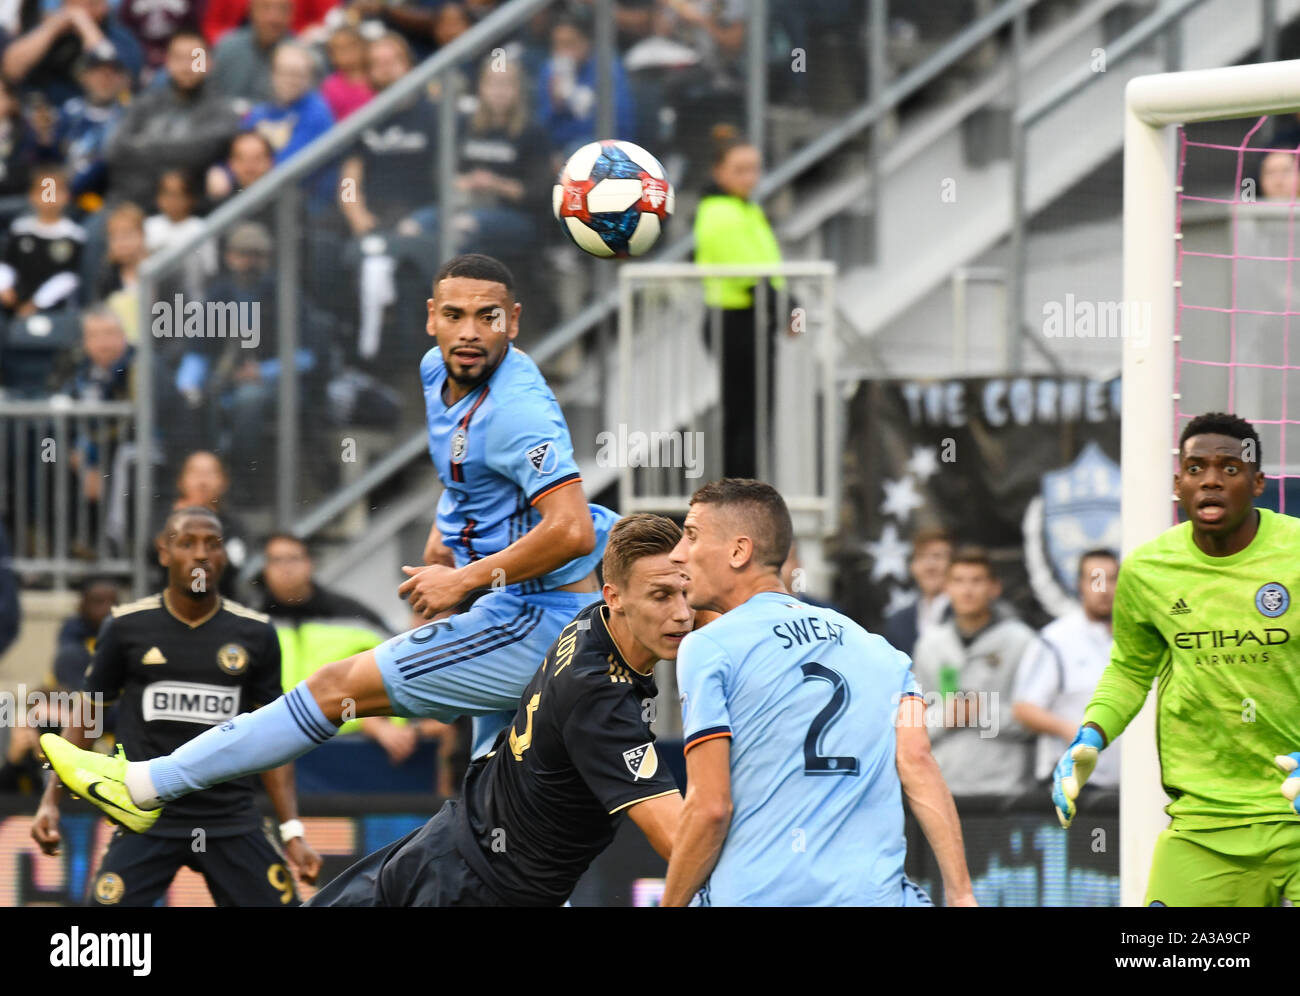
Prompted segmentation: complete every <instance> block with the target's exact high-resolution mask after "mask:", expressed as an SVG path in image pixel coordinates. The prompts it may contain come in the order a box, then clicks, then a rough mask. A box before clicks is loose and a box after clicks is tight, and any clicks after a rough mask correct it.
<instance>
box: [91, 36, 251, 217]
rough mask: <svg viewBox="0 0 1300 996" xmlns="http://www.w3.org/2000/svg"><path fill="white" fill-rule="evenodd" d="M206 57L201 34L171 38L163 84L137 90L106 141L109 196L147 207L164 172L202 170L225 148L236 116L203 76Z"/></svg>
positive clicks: (234, 130)
mask: <svg viewBox="0 0 1300 996" xmlns="http://www.w3.org/2000/svg"><path fill="white" fill-rule="evenodd" d="M208 61H209V59H208V53H207V50H206V42H204V40H203V38H202V37H201V36H200V35H198V34H195V33H193V32H184V31H183V32H181V33H180V34H178V35H176V37H174V38H173V39H172V40H171V44H170V45H168V47H167V76H168V80H167V84H166V85H165V86H162V87H160V88H158V89H156V90H150V91H148V92H146V93H144V94H141V95H140V96H139V97H138V98H137V99H136V100H135V102H134V103H132V105H131V107H130V109H129V110H128V111H127V115H126V119H125V120H124V121H123V122H122V125H121V127H119V128H118V130H117V132H116V133H114V135H113V137H112V138H110V139H109V141H108V147H107V149H106V150H105V159H106V160H107V161H108V165H109V170H110V173H109V191H110V198H111V199H126V200H130V201H134V202H135V203H136V204H139V205H140V206H141V207H144V208H148V207H152V205H153V198H154V193H155V191H156V190H157V189H158V179H159V177H160V176H161V175H162V174H163V173H164V172H165V171H167V170H169V169H189V170H196V171H201V170H205V169H207V168H208V166H209V165H211V164H212V163H213V162H215V161H216V160H217V159H218V158H219V157H220V156H221V154H222V152H223V151H224V150H225V149H226V148H227V147H228V145H229V143H230V140H231V138H233V137H234V135H235V133H236V132H238V130H239V117H238V115H236V114H235V112H234V110H233V109H232V108H231V106H230V104H229V102H228V101H227V100H225V99H223V98H222V97H221V96H220V95H219V93H218V92H216V90H215V88H214V87H213V85H212V83H211V82H209V81H208V80H207V75H208V74H207V73H206V72H205V71H204V70H205V69H206V67H207V65H208Z"/></svg>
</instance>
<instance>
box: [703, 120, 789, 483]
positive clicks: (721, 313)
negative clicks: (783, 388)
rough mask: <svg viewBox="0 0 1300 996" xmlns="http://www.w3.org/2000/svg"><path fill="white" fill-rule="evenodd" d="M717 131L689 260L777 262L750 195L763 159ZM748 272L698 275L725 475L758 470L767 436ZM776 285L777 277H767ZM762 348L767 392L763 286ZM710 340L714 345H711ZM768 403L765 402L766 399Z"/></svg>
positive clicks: (771, 353)
mask: <svg viewBox="0 0 1300 996" xmlns="http://www.w3.org/2000/svg"><path fill="white" fill-rule="evenodd" d="M715 137H716V138H717V140H718V148H717V151H716V153H715V155H714V162H713V181H714V184H715V186H714V187H712V188H711V189H709V190H707V191H706V192H705V194H704V196H703V197H702V198H701V199H700V206H699V208H698V210H697V211H696V214H695V261H696V262H697V263H701V264H706V265H707V264H713V263H756V264H764V263H779V262H781V249H780V247H779V246H778V245H777V241H776V236H775V235H773V234H772V226H771V225H769V224H768V221H767V215H765V214H764V213H763V208H762V207H761V206H760V205H759V204H756V203H754V202H753V201H752V200H750V197H751V195H752V194H753V192H754V188H755V187H756V186H758V178H759V173H760V170H761V161H760V157H759V152H758V149H757V148H755V147H754V146H753V145H752V144H750V143H749V142H746V141H743V140H742V139H741V138H739V137H738V136H737V135H736V133H735V131H734V129H730V128H727V127H722V126H720V127H719V128H718V129H716V132H715ZM757 283H758V280H756V279H755V278H753V277H712V278H708V279H706V280H705V281H704V299H705V303H706V304H707V305H708V306H709V309H710V313H709V316H708V321H709V325H710V327H718V328H720V331H721V337H722V342H721V344H720V345H721V351H722V356H721V361H720V365H721V369H722V371H723V375H722V396H721V398H720V400H719V404H720V407H721V409H722V451H723V452H722V471H723V473H724V474H726V475H727V476H728V477H757V476H758V447H759V445H760V440H763V441H766V440H767V439H770V438H771V433H770V431H769V430H768V428H767V426H765V425H762V424H760V423H761V421H762V420H761V419H760V418H759V417H758V416H757V415H756V406H757V403H758V402H757V389H758V370H759V365H758V357H757V356H756V355H755V348H754V342H755V336H756V331H755V326H756V324H757V321H758V312H757V303H756V301H755V292H754V288H755V285H756V284H757ZM771 283H772V285H773V286H774V287H777V288H780V287H781V286H783V285H782V281H781V280H779V279H777V280H773V281H771ZM766 298H767V314H766V315H765V316H764V317H765V319H766V322H765V324H766V333H767V334H766V340H767V341H766V348H767V354H768V362H767V371H768V375H769V379H768V392H767V397H768V399H769V402H770V401H771V399H772V397H773V394H772V389H771V385H772V383H773V379H772V376H771V375H772V372H773V370H774V369H775V366H776V364H775V356H776V335H777V326H778V324H780V323H778V321H777V316H776V295H775V294H773V293H768V294H767V295H766ZM715 348H716V345H715ZM769 410H770V405H769Z"/></svg>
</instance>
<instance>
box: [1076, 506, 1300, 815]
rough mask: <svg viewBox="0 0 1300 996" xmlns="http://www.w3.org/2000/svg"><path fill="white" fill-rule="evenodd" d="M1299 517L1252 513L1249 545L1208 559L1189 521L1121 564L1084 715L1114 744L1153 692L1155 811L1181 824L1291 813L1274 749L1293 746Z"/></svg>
mask: <svg viewBox="0 0 1300 996" xmlns="http://www.w3.org/2000/svg"><path fill="white" fill-rule="evenodd" d="M1297 591H1300V519H1296V518H1293V517H1291V516H1289V515H1278V514H1276V513H1274V512H1270V511H1269V510H1268V509H1260V510H1259V530H1258V532H1256V533H1255V538H1254V539H1253V540H1251V542H1250V545H1249V546H1247V547H1246V549H1244V550H1242V551H1240V552H1238V553H1234V554H1233V555H1232V556H1229V557H1211V556H1210V555H1209V554H1206V553H1204V552H1202V551H1201V550H1200V548H1198V547H1197V546H1196V543H1195V542H1194V540H1193V539H1192V524H1191V523H1190V522H1184V523H1182V524H1181V525H1178V526H1174V527H1173V528H1172V529H1167V530H1166V531H1165V532H1164V533H1162V534H1161V535H1160V536H1158V537H1157V538H1156V539H1154V540H1152V541H1151V542H1149V543H1145V544H1143V545H1142V546H1140V547H1138V548H1137V550H1135V551H1134V552H1133V554H1132V555H1131V556H1129V557H1128V558H1127V559H1125V561H1124V565H1123V567H1122V569H1121V570H1120V574H1119V581H1118V583H1117V584H1116V587H1115V609H1114V637H1115V642H1114V645H1113V647H1112V648H1111V656H1110V664H1109V665H1108V666H1107V668H1106V670H1105V672H1104V673H1103V674H1102V677H1101V680H1100V681H1099V682H1098V683H1097V690H1096V691H1095V692H1094V693H1093V696H1092V701H1091V702H1089V703H1088V708H1087V710H1086V711H1085V713H1084V717H1083V718H1084V722H1085V723H1086V722H1093V723H1096V724H1097V725H1098V726H1100V727H1101V728H1102V730H1104V731H1105V733H1106V738H1107V742H1108V743H1109V742H1110V741H1111V740H1114V739H1115V738H1116V737H1117V736H1119V734H1120V733H1121V732H1122V731H1123V730H1124V728H1125V727H1126V726H1127V725H1128V724H1129V722H1130V721H1131V720H1132V719H1133V717H1134V716H1136V715H1137V713H1138V710H1139V709H1140V708H1141V707H1142V703H1143V701H1144V700H1145V699H1146V695H1147V691H1148V690H1149V689H1150V687H1151V681H1152V679H1153V678H1156V677H1157V676H1159V682H1158V683H1157V686H1156V688H1157V691H1156V743H1157V748H1158V750H1159V753H1160V772H1161V779H1162V781H1163V782H1164V786H1165V790H1166V791H1167V792H1168V793H1169V797H1170V798H1171V799H1172V800H1173V801H1172V802H1171V803H1170V804H1169V807H1168V809H1167V810H1166V811H1167V812H1168V813H1169V816H1170V817H1171V820H1172V822H1171V824H1170V825H1171V827H1172V828H1173V829H1179V830H1191V829H1198V828H1200V829H1205V828H1213V827H1229V826H1240V825H1243V824H1248V823H1259V822H1264V821H1270V820H1297V821H1300V815H1297V814H1296V813H1295V812H1293V811H1292V809H1291V804H1290V803H1289V802H1288V801H1287V800H1286V799H1285V798H1283V796H1282V794H1281V792H1279V791H1278V789H1279V786H1280V784H1281V774H1280V772H1279V771H1278V769H1277V768H1276V767H1275V766H1274V764H1273V758H1274V756H1275V755H1278V754H1288V753H1290V752H1291V751H1295V750H1300V646H1297V642H1298V641H1297V638H1296V635H1295V633H1294V630H1295V627H1296V626H1297V625H1300V609H1297V608H1296V607H1294V606H1293V605H1292V604H1291V598H1292V595H1293V593H1295V592H1297Z"/></svg>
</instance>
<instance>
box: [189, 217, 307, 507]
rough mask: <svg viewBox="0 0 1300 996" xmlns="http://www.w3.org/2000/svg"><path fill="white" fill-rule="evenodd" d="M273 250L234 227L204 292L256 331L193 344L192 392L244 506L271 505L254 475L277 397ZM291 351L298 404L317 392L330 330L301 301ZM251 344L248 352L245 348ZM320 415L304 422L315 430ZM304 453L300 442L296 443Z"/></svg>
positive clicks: (262, 478)
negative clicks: (205, 407) (203, 407)
mask: <svg viewBox="0 0 1300 996" xmlns="http://www.w3.org/2000/svg"><path fill="white" fill-rule="evenodd" d="M273 248H274V246H273V243H272V240H271V236H270V235H269V233H268V232H267V231H266V229H265V227H264V226H262V225H260V224H258V223H257V222H241V223H239V224H237V225H236V226H235V227H234V229H233V230H232V231H231V233H230V236H229V237H228V238H227V239H226V245H225V249H224V251H223V253H222V259H223V263H224V269H223V270H222V271H221V272H220V273H218V274H217V276H216V277H214V278H213V279H212V281H211V282H210V283H209V285H208V300H209V301H219V302H221V303H223V304H224V305H226V306H230V305H235V306H237V307H238V309H239V312H240V313H241V314H245V313H246V314H249V315H251V316H252V319H253V320H254V321H255V322H256V323H257V324H256V336H257V337H256V339H253V338H246V337H229V338H224V339H216V338H213V339H206V340H196V341H195V344H194V354H191V355H195V354H197V355H198V356H199V357H200V358H201V359H202V363H201V364H200V365H198V366H197V369H198V370H199V376H198V380H197V382H196V386H199V387H201V388H202V389H203V390H204V391H205V393H206V394H207V396H208V397H209V398H210V399H214V400H215V401H216V403H217V408H216V411H215V412H214V415H215V417H214V420H213V430H214V431H215V432H216V433H217V438H219V439H220V440H221V445H222V448H223V449H224V450H225V451H226V452H227V453H228V454H229V456H230V464H231V467H233V468H234V469H235V472H236V473H237V474H238V475H239V481H240V490H239V494H240V499H241V500H242V501H243V502H245V503H246V504H248V505H256V504H258V503H260V502H261V501H263V500H270V498H269V494H268V489H269V483H270V482H269V478H268V475H267V474H266V473H265V472H263V471H261V470H259V469H258V468H259V464H260V465H262V466H264V465H265V459H264V455H265V453H266V452H267V449H268V447H269V445H270V443H269V440H270V438H271V433H272V432H273V431H274V430H275V427H276V419H275V411H276V404H277V400H278V398H279V390H280V375H281V368H280V348H279V327H278V322H279V308H278V307H277V300H278V293H279V284H278V281H277V275H276V270H275V265H274V257H273ZM298 311H299V316H298V349H297V352H296V354H295V367H296V369H297V371H298V374H299V376H300V378H302V380H301V388H300V390H301V391H302V396H303V397H308V398H309V397H314V396H317V394H316V392H317V391H319V392H320V393H321V394H323V393H324V384H323V382H324V381H325V380H327V379H328V378H327V366H328V363H329V355H328V349H329V342H330V338H331V336H332V334H333V324H332V322H330V320H329V319H328V317H327V316H325V315H323V314H322V313H321V312H320V311H319V309H317V308H316V307H315V306H314V304H313V302H312V301H311V300H310V299H309V298H308V297H307V296H306V295H300V300H299V302H298ZM250 343H251V347H250V345H249V344H250ZM321 421H322V420H321V419H320V413H318V412H313V413H312V415H311V418H310V419H308V420H306V424H307V426H308V431H311V430H312V429H314V428H315V427H316V426H317V424H318V423H320V422H321ZM301 443H302V445H303V446H304V448H306V440H305V439H303V440H301Z"/></svg>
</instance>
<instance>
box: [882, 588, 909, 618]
mask: <svg viewBox="0 0 1300 996" xmlns="http://www.w3.org/2000/svg"><path fill="white" fill-rule="evenodd" d="M915 604H916V592H915V591H914V590H913V591H909V590H908V589H906V588H890V589H889V604H888V605H886V606H885V611H884V614H885V615H886V616H892V615H893V614H894V613H895V612H901V611H902V610H903V609H906V608H910V607H911V606H913V605H915Z"/></svg>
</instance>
